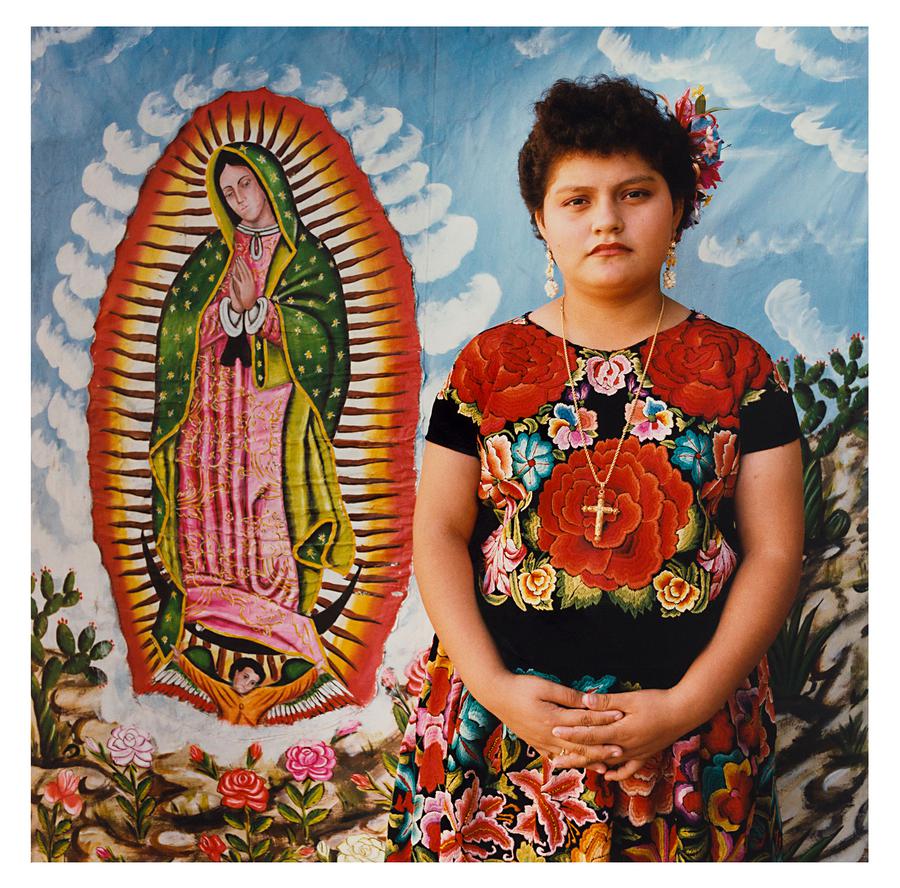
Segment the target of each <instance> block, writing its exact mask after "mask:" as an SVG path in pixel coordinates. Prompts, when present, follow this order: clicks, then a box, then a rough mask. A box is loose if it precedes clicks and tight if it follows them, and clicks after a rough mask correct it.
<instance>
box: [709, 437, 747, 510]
mask: <svg viewBox="0 0 900 888" xmlns="http://www.w3.org/2000/svg"><path fill="white" fill-rule="evenodd" d="M712 449H713V459H714V460H715V464H716V469H715V471H716V477H715V478H714V479H713V480H712V481H707V482H706V484H704V485H703V488H702V489H701V491H700V498H701V499H702V500H703V501H704V502H705V503H706V509H707V511H708V512H709V513H710V514H713V515H714V514H715V513H716V511H717V510H718V508H719V502H720V501H721V499H722V497H723V496H724V497H730V496H734V488H735V486H736V485H737V473H738V463H739V461H740V453H739V450H738V437H737V435H735V433H734V432H730V431H728V429H719V430H718V431H717V432H715V433H714V434H713V437H712Z"/></svg>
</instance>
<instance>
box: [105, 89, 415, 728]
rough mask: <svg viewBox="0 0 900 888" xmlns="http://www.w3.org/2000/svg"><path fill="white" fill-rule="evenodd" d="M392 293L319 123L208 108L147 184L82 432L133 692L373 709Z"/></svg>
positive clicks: (302, 108)
mask: <svg viewBox="0 0 900 888" xmlns="http://www.w3.org/2000/svg"><path fill="white" fill-rule="evenodd" d="M239 115H240V116H243V118H244V120H243V124H244V125H243V133H242V138H238V137H237V132H236V131H235V118H236V117H238V116H239ZM267 115H269V117H268V119H269V121H271V123H269V124H267ZM273 115H274V116H273ZM254 130H255V132H254ZM201 176H202V178H201ZM186 186H187V187H186ZM197 186H202V190H199V189H198V188H197ZM200 199H202V200H203V203H204V204H205V206H199V205H198V204H199V201H200ZM210 216H211V217H212V219H211V221H212V222H213V223H214V224H213V225H209V226H197V225H195V224H193V223H194V220H196V219H197V218H198V217H200V218H202V217H207V218H209V217H210ZM342 254H348V255H347V257H346V258H344V256H343V255H342ZM172 258H176V259H178V260H180V261H175V262H173V261H170V260H171V259H172ZM351 270H352V272H351ZM147 271H150V272H152V273H153V274H151V276H150V277H147V276H146V274H147ZM138 272H139V273H140V274H138ZM411 283H412V282H411V273H410V270H409V266H408V264H407V263H406V261H405V259H404V257H403V255H402V252H401V250H400V245H399V239H398V237H397V235H396V233H395V232H394V231H393V229H392V228H391V227H390V226H389V225H388V224H387V221H386V219H385V218H384V212H383V210H382V209H381V207H380V205H378V204H377V201H376V200H375V199H374V196H373V195H372V193H371V190H370V188H369V185H368V181H367V180H366V178H365V176H364V175H363V174H362V173H361V172H360V171H359V170H358V169H357V167H356V165H355V163H354V162H353V157H352V153H351V152H350V150H349V147H348V146H347V144H346V142H344V141H343V139H342V138H341V137H340V136H339V135H338V134H337V133H336V132H335V131H334V130H333V128H332V127H331V125H330V123H329V122H328V121H327V118H326V117H325V115H324V114H323V113H322V112H321V111H320V110H319V109H317V108H313V107H311V106H307V105H304V104H303V103H301V102H298V101H297V100H294V99H286V98H281V97H278V96H275V95H273V94H271V93H269V92H268V91H266V90H257V91H255V92H253V93H246V94H242V95H241V94H234V93H230V94H226V95H225V96H223V97H222V98H221V99H219V100H218V101H217V102H214V103H212V104H211V105H210V106H206V107H205V108H201V109H198V111H197V112H196V113H195V114H194V117H193V119H192V121H191V122H190V123H189V124H188V125H187V126H185V127H184V128H183V129H182V131H181V132H180V133H179V136H178V137H176V139H175V140H174V141H173V143H172V145H170V147H169V150H168V151H167V152H166V153H165V154H164V155H163V157H162V159H161V160H160V161H159V163H157V165H156V166H155V167H154V168H153V169H152V170H151V172H150V174H148V177H147V180H146V181H145V184H144V187H143V188H142V190H141V196H140V198H139V203H138V208H137V210H136V211H135V214H134V216H133V217H132V218H131V220H129V225H128V229H127V232H126V237H125V240H124V241H123V245H122V246H121V247H120V248H119V251H118V252H117V255H116V267H115V269H114V271H113V274H112V275H111V276H110V282H109V286H108V288H107V292H106V294H105V295H104V299H103V302H102V303H101V310H100V315H99V317H98V322H97V328H96V332H97V336H96V340H95V344H94V349H93V356H94V360H95V373H94V379H93V380H92V384H91V407H90V409H89V414H88V415H89V425H90V427H91V432H92V440H91V452H90V455H89V458H90V460H91V481H92V489H93V491H94V518H95V534H96V536H97V538H98V543H99V545H100V547H101V552H102V553H103V555H104V563H105V565H106V567H107V570H108V571H109V573H110V579H111V583H112V586H113V592H114V595H116V599H117V604H118V605H119V613H120V617H121V618H122V621H123V630H124V631H125V635H126V638H127V639H128V641H129V661H130V663H131V666H132V672H133V676H134V679H135V689H136V690H139V691H140V690H145V691H156V692H161V693H165V694H169V695H173V696H176V697H179V698H180V699H182V700H185V701H186V702H189V703H192V704H193V705H195V706H197V707H198V708H200V709H203V710H206V711H210V712H215V713H217V714H218V716H219V717H220V718H223V719H225V720H227V721H230V722H233V723H237V724H272V723H279V722H280V723H285V722H290V721H294V720H296V719H297V718H301V717H304V716H309V715H313V714H316V713H319V712H322V711H325V710H327V709H333V708H336V707H338V706H342V705H347V704H353V703H356V704H362V703H365V702H367V700H368V699H371V697H372V696H373V695H374V671H375V668H376V667H377V665H378V664H379V663H380V661H381V655H382V653H383V642H384V639H385V638H386V636H387V633H388V632H389V631H390V628H391V626H392V623H393V619H394V616H395V614H396V610H397V607H398V606H399V602H400V600H402V590H403V589H405V585H406V580H407V579H408V575H409V560H410V559H409V532H408V531H409V525H408V522H406V521H405V520H404V515H405V514H408V512H409V511H410V509H409V508H408V505H407V504H408V503H409V502H410V501H411V499H412V496H413V477H414V475H413V471H412V452H411V444H412V441H413V440H414V434H415V420H416V410H415V406H416V405H417V401H418V385H419V380H420V378H421V371H420V369H419V359H418V338H417V334H416V327H415V316H414V298H413V296H412V286H411ZM148 291H149V292H148ZM158 294H162V295H161V296H160V295H158ZM125 309H128V310H125ZM136 309H137V310H136ZM148 310H149V311H148ZM353 315H357V316H358V320H357V322H356V323H351V320H350V318H351V317H352V316H353ZM135 322H137V324H138V325H142V326H140V327H137V326H135ZM147 326H149V327H150V328H151V330H152V332H144V331H145V328H146V327H147ZM139 343H146V344H147V345H149V346H151V347H152V349H153V350H152V352H148V351H142V352H136V351H134V350H133V349H132V347H131V346H133V345H137V344H139ZM151 363H152V368H151V367H149V366H148V365H150V364H151ZM138 365H140V368H139V369H138ZM123 380H124V381H125V382H126V383H127V385H124V386H123V384H122V382H123ZM149 381H152V383H153V388H152V390H150V389H147V388H146V387H142V386H135V385H134V384H135V383H141V382H149ZM132 400H137V401H141V402H144V403H143V404H142V407H143V408H144V409H142V410H139V411H138V410H131V409H129V404H128V402H129V401H132ZM151 400H152V404H151V403H146V402H149V401H151ZM410 407H412V408H413V409H410ZM148 408H149V409H148ZM111 414H112V415H113V416H114V417H116V421H115V422H113V423H111V422H110V419H111ZM134 420H138V421H139V422H140V423H141V427H140V428H134V425H133V421H134ZM111 426H115V427H111ZM126 441H127V442H131V443H129V444H128V448H129V449H123V448H125V443H124V442H126ZM134 441H139V442H141V443H142V444H143V445H144V447H146V452H145V451H144V449H143V447H141V448H140V449H139V450H137V451H135V450H134V449H133V447H134V445H133V442H134ZM144 442H146V443H144ZM113 445H114V446H113ZM134 462H142V463H143V465H142V466H140V467H137V466H135V467H132V463H134ZM121 478H140V479H142V480H144V481H145V482H146V483H145V484H144V486H142V487H140V488H134V487H123V486H121V483H116V484H110V483H109V482H110V481H112V480H113V479H121ZM138 495H142V499H143V501H142V502H140V503H138V502H134V501H133V500H132V497H134V496H138ZM116 513H118V515H116ZM122 513H124V516H123V514H122ZM135 516H141V517H140V518H138V520H135ZM115 517H118V518H119V519H122V518H123V517H124V520H118V521H116V520H110V518H115ZM116 528H119V529H124V530H127V531H136V533H130V534H126V535H125V536H122V535H116V536H113V535H111V534H110V533H109V532H108V531H109V530H114V529H116ZM123 562H127V563H128V564H127V567H128V569H127V570H123V566H124V565H123ZM134 577H137V578H141V579H143V582H141V583H139V584H138V586H137V587H136V588H134V587H132V586H130V580H131V578H134ZM117 580H118V581H119V582H117Z"/></svg>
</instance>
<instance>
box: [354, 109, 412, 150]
mask: <svg viewBox="0 0 900 888" xmlns="http://www.w3.org/2000/svg"><path fill="white" fill-rule="evenodd" d="M401 126H403V114H402V113H401V111H400V110H399V109H398V108H380V109H378V111H368V112H367V113H366V117H365V120H364V122H362V123H360V124H358V125H357V126H356V128H355V129H354V130H353V133H352V135H351V136H350V144H351V145H352V146H353V153H354V154H355V155H356V156H357V157H370V156H371V155H372V154H374V153H375V152H376V151H380V150H381V149H382V148H384V146H385V145H386V144H387V142H388V139H390V137H391V136H392V135H394V133H396V132H397V131H398V130H399V129H400V127H401Z"/></svg>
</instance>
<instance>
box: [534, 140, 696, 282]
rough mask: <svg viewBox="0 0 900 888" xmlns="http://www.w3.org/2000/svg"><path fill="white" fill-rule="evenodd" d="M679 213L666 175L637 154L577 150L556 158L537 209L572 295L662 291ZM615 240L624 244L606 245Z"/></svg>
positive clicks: (538, 216) (544, 231)
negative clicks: (609, 247)
mask: <svg viewBox="0 0 900 888" xmlns="http://www.w3.org/2000/svg"><path fill="white" fill-rule="evenodd" d="M680 203H681V202H680V201H679V204H680ZM680 218H681V206H680V205H673V202H672V195H671V193H670V192H669V186H668V184H667V183H666V180H665V179H664V178H663V177H662V175H660V173H658V172H657V171H656V170H654V169H653V168H652V167H651V166H650V165H649V164H648V163H647V161H645V160H644V159H643V158H642V157H641V156H640V155H639V154H635V153H632V152H628V153H624V154H614V155H610V156H601V155H595V154H571V155H567V156H566V157H564V158H562V159H561V160H559V161H557V163H556V164H555V165H554V166H553V167H552V168H551V171H550V177H549V181H548V184H547V191H546V193H545V194H544V203H543V206H542V207H541V208H540V209H539V210H537V211H536V212H535V219H536V221H537V224H538V229H539V230H540V232H541V234H542V235H543V237H544V240H545V241H546V242H547V245H548V246H549V247H550V251H551V252H552V253H553V258H554V259H555V260H556V264H557V265H558V266H559V269H560V272H561V273H562V277H563V281H564V285H565V292H566V293H576V294H578V295H582V296H586V297H588V298H590V297H591V296H595V297H596V296H606V297H618V298H628V297H636V296H641V295H644V294H645V293H647V292H650V291H652V292H654V293H658V292H659V272H660V268H661V266H662V263H663V262H664V261H665V257H666V252H667V250H668V247H669V244H670V243H671V242H672V238H673V235H674V232H675V230H676V228H677V225H678V221H679V220H680ZM611 243H618V244H621V247H619V248H616V249H615V250H612V251H609V250H607V251H604V250H602V249H601V248H602V245H604V244H611Z"/></svg>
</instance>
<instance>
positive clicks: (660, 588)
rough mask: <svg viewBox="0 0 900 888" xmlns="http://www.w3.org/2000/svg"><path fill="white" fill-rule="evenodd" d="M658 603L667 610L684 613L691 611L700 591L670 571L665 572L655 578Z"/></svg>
mask: <svg viewBox="0 0 900 888" xmlns="http://www.w3.org/2000/svg"><path fill="white" fill-rule="evenodd" d="M653 588H654V589H656V598H657V601H659V603H660V604H661V605H662V606H663V607H664V608H665V609H666V610H677V611H679V612H682V613H683V612H684V611H686V610H690V609H691V608H692V607H693V606H694V603H695V602H696V601H697V599H698V598H699V597H700V594H701V593H700V589H699V588H698V587H697V586H694V585H692V584H691V583H689V582H688V581H687V580H683V579H682V578H681V577H676V576H675V574H673V573H672V571H670V570H664V571H663V572H662V573H661V574H659V575H658V576H655V577H654V578H653Z"/></svg>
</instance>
